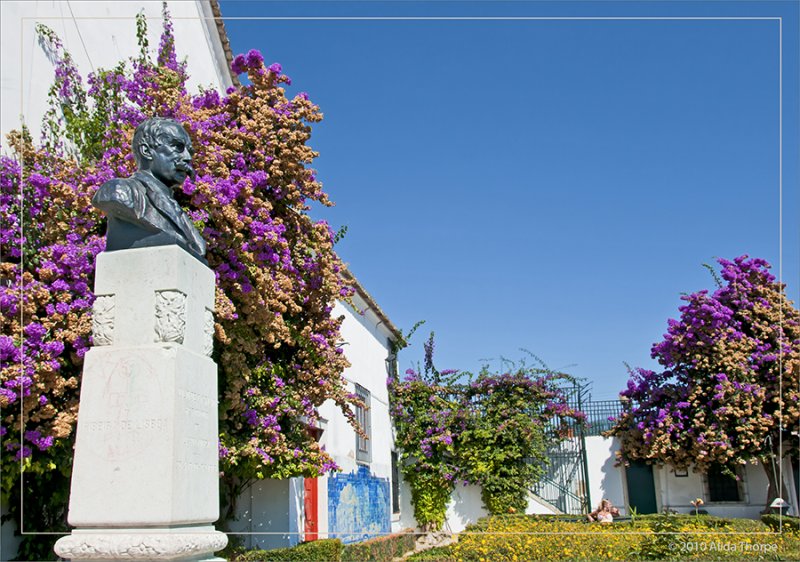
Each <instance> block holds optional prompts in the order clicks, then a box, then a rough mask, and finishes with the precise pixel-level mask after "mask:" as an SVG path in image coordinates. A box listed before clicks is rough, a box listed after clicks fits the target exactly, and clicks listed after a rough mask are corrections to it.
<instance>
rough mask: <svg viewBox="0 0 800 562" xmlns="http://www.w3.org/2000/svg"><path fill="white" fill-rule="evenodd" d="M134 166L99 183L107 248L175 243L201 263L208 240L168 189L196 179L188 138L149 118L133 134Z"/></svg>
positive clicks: (97, 199)
mask: <svg viewBox="0 0 800 562" xmlns="http://www.w3.org/2000/svg"><path fill="white" fill-rule="evenodd" d="M132 148H133V154H134V157H135V158H136V164H137V168H138V169H137V170H136V172H134V174H133V175H132V176H131V177H129V178H115V179H113V180H109V181H107V182H106V183H104V184H103V185H101V186H100V189H98V190H97V193H95V194H94V197H93V198H92V205H94V206H95V207H97V208H98V209H100V210H101V211H102V212H103V213H105V214H106V215H107V216H108V230H107V233H106V251H114V250H124V249H128V248H146V247H150V246H166V245H171V244H177V245H178V246H181V247H182V248H183V249H184V250H187V251H188V252H190V253H191V254H192V255H194V256H195V257H197V258H198V259H200V260H201V261H205V260H204V259H203V256H204V255H205V253H206V243H205V241H204V240H203V238H202V236H200V233H199V232H198V231H197V229H196V228H195V227H194V225H193V224H192V222H191V220H190V219H189V217H188V216H187V215H186V213H184V212H183V209H181V207H180V205H178V202H177V201H175V198H174V197H173V195H172V191H173V190H175V189H180V187H181V185H182V184H183V181H184V180H185V179H186V178H187V177H189V176H191V177H194V169H193V168H192V154H193V153H194V150H193V149H192V141H191V139H190V138H189V135H188V134H187V133H186V130H185V129H184V128H183V126H181V124H180V123H178V122H177V121H174V120H172V119H163V118H160V117H153V118H150V119H147V120H146V121H144V122H143V123H142V124H141V125H139V126H138V127H137V128H136V131H135V132H134V134H133V147H132Z"/></svg>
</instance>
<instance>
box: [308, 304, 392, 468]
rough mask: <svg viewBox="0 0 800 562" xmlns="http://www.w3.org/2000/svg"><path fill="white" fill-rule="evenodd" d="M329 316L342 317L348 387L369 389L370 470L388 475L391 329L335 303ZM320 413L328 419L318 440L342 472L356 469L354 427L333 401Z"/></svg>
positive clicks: (359, 305) (375, 318)
mask: <svg viewBox="0 0 800 562" xmlns="http://www.w3.org/2000/svg"><path fill="white" fill-rule="evenodd" d="M355 302H356V306H358V307H359V308H364V307H365V304H364V303H363V301H360V299H358V298H357V297H356V299H355ZM332 315H333V316H340V315H344V317H345V319H344V321H343V322H342V327H341V334H342V339H343V340H344V341H345V345H344V346H343V348H344V353H345V356H346V357H347V359H348V361H350V363H351V366H350V367H349V368H348V369H346V370H345V372H344V378H345V379H346V381H347V386H348V390H349V391H350V392H355V385H356V384H359V385H361V386H362V387H364V388H366V389H367V390H369V392H370V406H371V409H370V412H369V415H370V418H371V428H372V439H371V440H370V447H371V451H372V461H371V462H370V463H369V469H370V472H371V473H373V474H374V475H375V476H378V477H381V478H391V472H392V471H391V468H392V467H391V452H392V447H393V446H394V436H393V435H392V425H391V420H390V418H389V391H388V389H387V387H386V379H387V377H388V372H387V370H386V358H387V357H388V356H389V344H388V338H389V337H390V332H389V331H388V330H386V329H385V328H384V327H383V326H381V325H380V324H379V323H380V320H379V319H378V318H377V316H375V314H374V313H372V312H371V311H369V310H367V311H366V312H365V313H364V315H363V316H362V315H359V314H358V313H357V312H355V311H353V310H352V309H350V307H349V306H347V305H344V304H342V303H340V302H337V303H336V306H335V307H334V309H333V312H332ZM319 412H320V415H321V416H322V417H323V418H325V419H326V420H327V427H326V429H325V431H324V432H323V434H322V438H321V439H320V443H321V444H322V445H324V446H325V449H326V450H327V451H328V452H329V453H330V454H331V456H333V458H334V460H335V461H336V463H337V464H338V465H339V466H340V467H341V468H342V471H343V472H351V471H353V470H355V469H356V433H355V430H354V429H353V428H352V427H351V426H350V424H349V423H348V422H347V419H346V418H345V417H344V415H343V414H342V413H341V411H340V410H339V408H338V406H336V404H334V403H333V402H332V401H328V402H325V403H324V404H323V405H322V406H321V407H320V409H319Z"/></svg>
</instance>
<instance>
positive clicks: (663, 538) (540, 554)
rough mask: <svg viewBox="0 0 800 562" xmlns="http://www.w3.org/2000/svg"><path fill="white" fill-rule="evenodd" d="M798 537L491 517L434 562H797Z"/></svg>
mask: <svg viewBox="0 0 800 562" xmlns="http://www.w3.org/2000/svg"><path fill="white" fill-rule="evenodd" d="M799 549H800V533H798V532H797V531H792V530H788V529H787V530H785V531H784V532H783V533H781V534H775V533H772V532H770V530H769V527H767V526H766V525H764V524H763V523H761V522H760V521H753V520H747V519H724V518H719V517H713V516H700V517H696V516H694V515H662V514H654V515H644V516H640V517H639V519H638V522H637V525H636V527H634V526H633V524H632V523H631V522H615V523H611V524H600V523H588V522H586V520H580V521H569V520H567V519H566V518H564V517H559V516H528V515H505V516H491V517H486V518H483V519H481V520H480V521H478V522H477V523H476V524H474V525H470V526H468V527H467V529H466V530H465V531H464V532H463V533H461V535H460V536H459V540H458V542H457V543H455V544H454V545H451V546H450V547H449V549H447V550H446V551H444V552H442V553H441V556H440V557H438V558H436V557H434V558H425V557H418V556H412V557H411V558H410V560H411V561H414V560H430V559H436V560H448V559H451V560H459V561H475V562H478V561H483V562H487V561H493V560H509V561H527V560H542V561H544V560H552V561H556V560H558V561H562V560H563V561H581V562H589V561H592V562H594V561H596V560H619V561H630V560H681V561H683V560H692V561H699V560H708V561H712V560H713V561H741V560H797V559H798V556H797V555H798V554H800V550H799Z"/></svg>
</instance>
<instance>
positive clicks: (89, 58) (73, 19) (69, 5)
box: [67, 0, 94, 73]
mask: <svg viewBox="0 0 800 562" xmlns="http://www.w3.org/2000/svg"><path fill="white" fill-rule="evenodd" d="M67 8H69V15H70V16H72V21H73V23H75V29H76V30H77V32H78V38H80V40H81V45H83V52H84V53H86V58H87V60H88V61H89V67H91V69H92V73H94V64H92V57H91V56H90V55H89V50H88V49H87V48H86V43H85V42H84V40H83V35H82V34H81V28H80V27H78V21H77V19H76V18H75V13H74V12H73V11H72V5H71V4H70V2H69V0H67Z"/></svg>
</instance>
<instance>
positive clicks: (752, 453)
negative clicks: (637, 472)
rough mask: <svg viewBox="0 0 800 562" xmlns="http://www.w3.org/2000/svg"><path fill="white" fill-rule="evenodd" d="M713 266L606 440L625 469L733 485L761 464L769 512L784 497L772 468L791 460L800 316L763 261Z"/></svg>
mask: <svg viewBox="0 0 800 562" xmlns="http://www.w3.org/2000/svg"><path fill="white" fill-rule="evenodd" d="M719 264H720V265H721V267H722V270H721V280H720V279H719V278H717V284H718V288H717V290H716V291H714V292H713V293H711V294H709V292H708V291H705V290H703V291H699V292H696V293H692V294H690V295H687V296H684V297H682V299H683V300H684V301H685V302H686V304H685V305H683V306H681V307H680V309H679V310H680V313H681V316H680V319H679V320H669V322H668V329H667V333H666V334H665V335H664V340H663V341H661V342H659V343H656V344H655V345H653V348H652V352H651V353H652V356H653V358H654V359H656V360H658V362H659V364H660V365H661V366H662V367H663V370H662V371H650V370H646V369H635V370H632V372H631V377H630V380H629V381H628V386H627V388H626V389H625V390H624V391H622V392H621V393H620V396H621V398H622V400H623V404H624V410H623V413H622V415H621V416H620V417H619V418H618V419H617V420H616V425H615V427H614V428H613V429H612V430H611V434H613V435H616V436H618V437H619V438H620V440H621V445H622V450H621V451H620V452H619V453H618V455H619V456H620V459H621V460H622V461H623V462H628V461H630V460H635V459H642V460H647V461H653V462H657V463H663V464H669V465H671V466H673V467H675V468H688V467H690V466H692V467H693V468H694V470H695V471H699V472H707V471H708V470H709V469H710V468H711V467H713V466H717V467H721V468H722V469H723V470H724V471H726V472H727V473H729V474H732V475H735V468H736V466H737V465H743V464H745V463H748V462H758V463H760V464H761V466H762V467H763V468H764V470H765V471H766V474H767V478H768V480H769V493H768V499H767V504H769V503H771V502H772V500H773V499H774V498H776V497H777V496H779V495H782V494H783V493H784V492H783V491H782V490H781V488H780V487H779V483H778V482H777V479H776V471H775V470H774V467H775V463H776V462H778V461H779V460H780V459H781V458H782V457H783V456H784V455H787V454H789V453H790V452H792V451H794V452H796V450H797V447H796V439H794V438H792V436H791V435H792V433H793V432H794V434H795V435H796V434H797V431H798V429H800V428H799V426H798V420H800V408H799V404H798V398H800V393H799V392H798V388H800V312H798V310H797V309H796V308H794V306H793V303H792V302H791V301H790V300H788V299H787V298H786V295H785V294H784V285H783V284H781V283H778V282H777V281H776V280H775V277H774V276H773V275H772V274H770V273H769V268H770V265H769V264H768V263H767V262H766V261H764V260H763V259H758V258H748V256H741V257H738V258H736V259H734V260H733V261H729V260H726V259H720V260H719Z"/></svg>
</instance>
